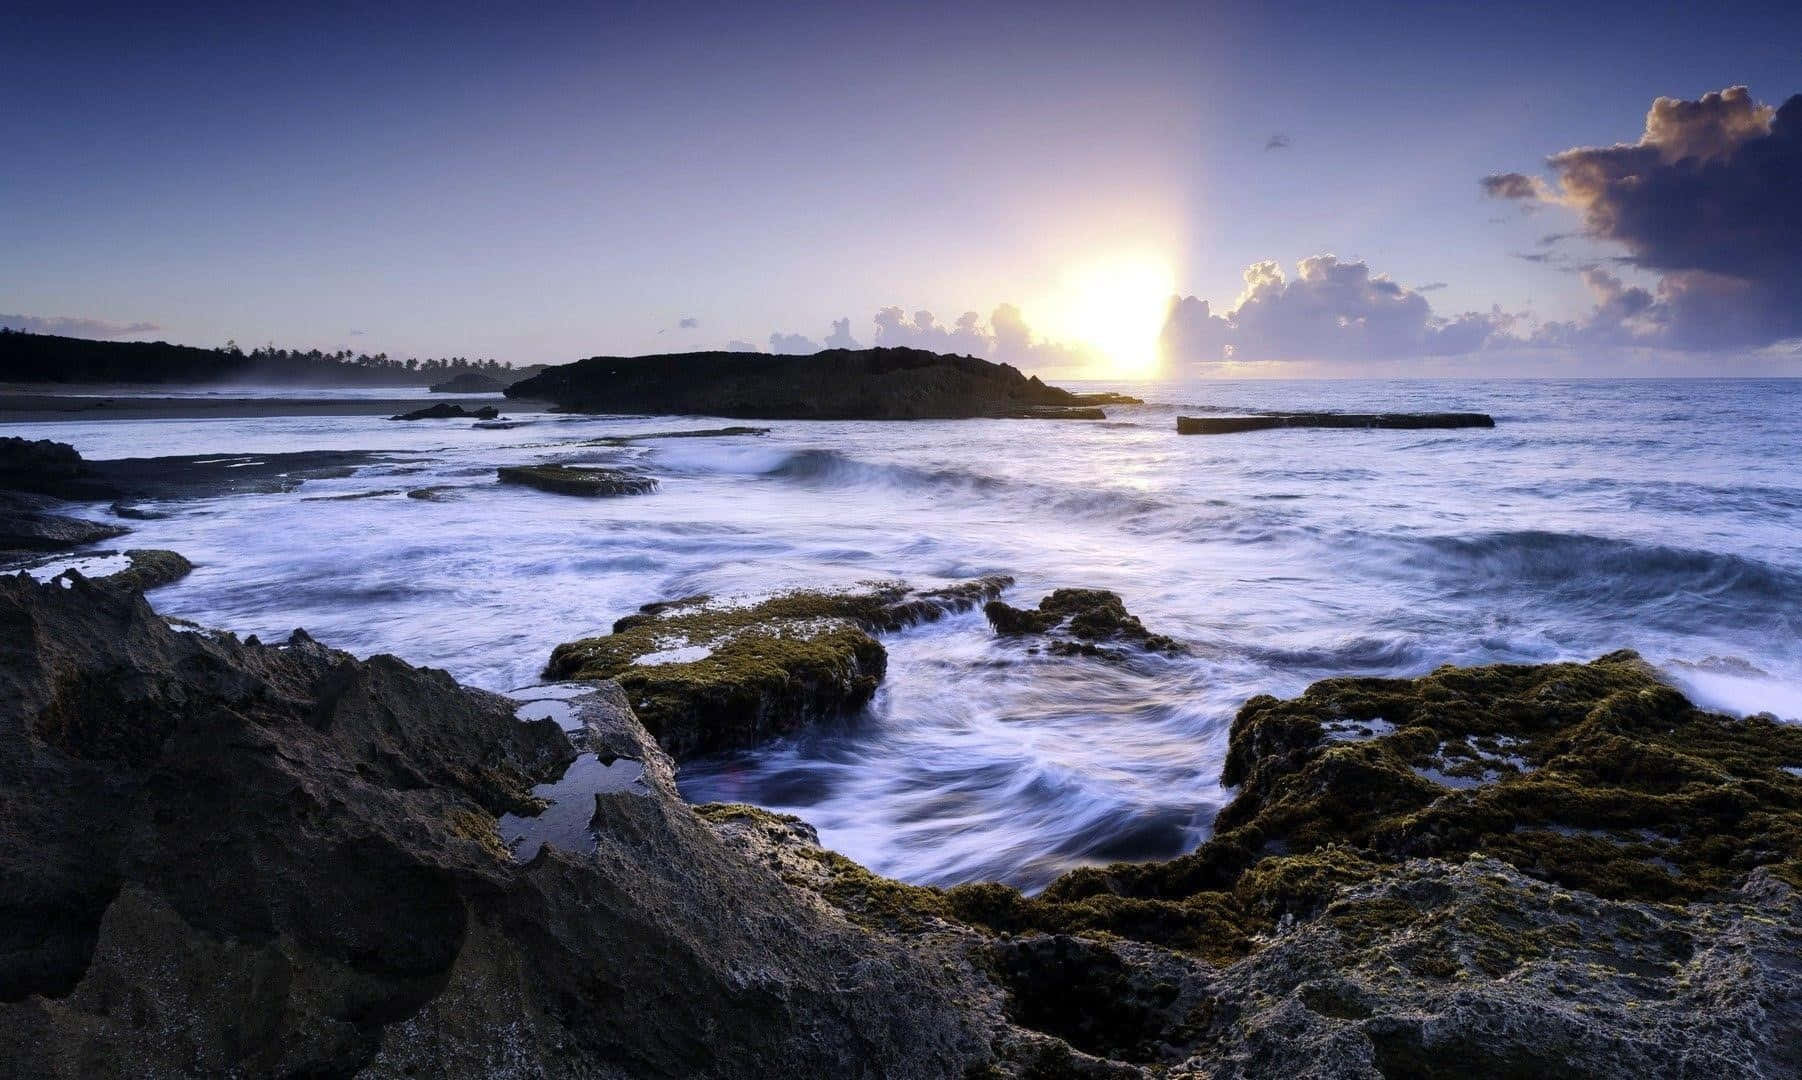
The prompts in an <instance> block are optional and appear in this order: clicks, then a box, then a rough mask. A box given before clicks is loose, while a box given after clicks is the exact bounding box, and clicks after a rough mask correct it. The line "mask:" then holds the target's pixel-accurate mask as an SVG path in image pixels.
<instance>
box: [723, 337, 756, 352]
mask: <svg viewBox="0 0 1802 1080" xmlns="http://www.w3.org/2000/svg"><path fill="white" fill-rule="evenodd" d="M726 351H727V352H762V351H763V350H762V349H759V348H758V347H757V346H755V345H753V344H751V343H750V342H748V341H740V340H739V339H737V338H733V339H732V340H731V341H728V342H726Z"/></svg>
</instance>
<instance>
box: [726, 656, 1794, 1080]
mask: <svg viewBox="0 0 1802 1080" xmlns="http://www.w3.org/2000/svg"><path fill="white" fill-rule="evenodd" d="M1799 774H1802V728H1798V727H1796V726H1794V725H1788V724H1783V723H1780V722H1777V721H1775V720H1773V719H1771V718H1769V717H1748V718H1745V719H1734V718H1730V717H1726V716H1719V715H1714V714H1710V713H1705V712H1701V711H1699V710H1697V709H1696V708H1695V707H1694V706H1692V705H1690V704H1689V702H1687V701H1685V700H1684V699H1683V697H1682V696H1681V695H1680V694H1678V693H1677V692H1676V691H1674V690H1672V689H1670V688H1669V687H1668V686H1666V685H1664V684H1662V683H1661V682H1660V681H1659V680H1658V679H1657V678H1656V676H1655V675H1654V673H1653V672H1652V671H1651V670H1650V669H1649V668H1648V667H1647V666H1646V665H1645V664H1644V663H1643V662H1642V661H1640V660H1639V658H1638V657H1637V656H1634V655H1633V654H1631V653H1617V654H1613V655H1610V656H1606V657H1603V658H1602V659H1600V660H1598V661H1596V662H1594V663H1592V664H1548V665H1543V666H1537V667H1515V666H1503V667H1490V668H1473V669H1456V668H1445V669H1442V670H1440V671H1438V672H1435V673H1434V674H1432V675H1429V676H1426V677H1424V678H1420V679H1413V680H1385V679H1332V680H1328V681H1326V682H1322V683H1318V684H1316V685H1315V686H1313V687H1311V688H1309V690H1308V692H1307V693H1306V694H1304V695H1303V696H1302V697H1300V698H1297V699H1294V700H1290V701H1278V700H1276V699H1274V698H1269V697H1260V698H1255V699H1253V700H1252V701H1250V702H1248V703H1247V704H1246V705H1245V707H1244V708H1243V709H1242V710H1241V711H1240V713H1239V716H1238V718H1237V719H1236V720H1235V721H1234V724H1233V729H1232V735H1231V745H1230V753H1229V757H1228V759H1227V765H1226V770H1225V774H1224V776H1223V777H1222V779H1223V781H1224V782H1226V783H1228V784H1231V785H1235V786H1237V787H1238V788H1239V794H1238V796H1237V797H1236V798H1235V799H1234V800H1233V802H1232V803H1231V804H1229V805H1228V807H1227V808H1226V809H1225V810H1224V811H1222V812H1221V814H1220V816H1219V818H1218V820H1217V822H1216V826H1215V828H1216V833H1215V836H1214V837H1213V839H1211V840H1209V841H1208V842H1206V843H1205V844H1203V845H1202V846H1201V847H1200V848H1199V849H1198V850H1197V851H1195V852H1194V853H1192V854H1189V855H1185V856H1182V857H1180V858H1177V859H1173V860H1170V861H1168V862H1164V863H1155V864H1143V865H1118V866H1112V867H1106V868H1096V869H1084V870H1078V871H1075V872H1073V873H1070V874H1068V875H1066V876H1065V877H1063V878H1060V879H1059V880H1057V881H1056V882H1054V883H1053V884H1052V885H1051V886H1050V887H1049V888H1047V889H1046V890H1045V891H1044V892H1043V893H1042V894H1040V895H1039V896H1037V897H1030V898H1028V897H1024V896H1021V895H1020V894H1018V893H1017V892H1014V891H1013V890H1011V889H1007V888H1004V887H1001V886H996V885H966V886H958V887H956V888H952V889H949V890H942V891H941V890H936V889H920V888H913V887H908V886H901V885H897V884H896V883H894V882H885V881H882V880H881V879H877V878H872V877H871V876H870V875H868V873H867V872H865V871H862V870H861V868H858V867H856V866H855V865H854V864H850V863H849V862H848V861H846V860H842V859H839V858H837V857H834V856H830V855H825V854H820V853H817V849H815V848H811V847H810V846H809V845H808V844H807V843H806V842H805V838H800V839H796V838H793V837H792V836H791V835H790V834H791V833H792V831H793V827H792V826H789V825H787V824H785V823H783V822H781V821H778V820H766V821H763V822H761V823H760V824H759V826H758V827H757V830H756V831H757V832H758V834H759V836H760V837H761V842H763V843H766V844H768V845H770V846H771V847H774V848H782V849H785V850H789V851H791V852H793V853H794V854H793V855H792V862H793V865H795V866H796V867H801V868H804V867H807V866H808V865H809V864H811V865H812V867H813V869H812V870H811V871H810V873H811V874H812V881H813V886H812V887H813V888H815V889H816V890H817V891H819V892H820V893H821V895H823V896H825V897H827V898H828V899H829V900H831V901H832V902H834V903H837V904H839V905H841V906H842V907H843V908H844V909H845V910H846V911H848V912H850V913H852V914H853V915H854V917H857V918H859V919H861V920H863V921H864V922H865V923H866V924H867V925H870V926H872V927H878V928H882V929H883V930H885V931H886V932H891V933H899V934H901V935H902V936H908V935H911V934H916V933H932V932H937V931H939V930H942V929H943V928H944V927H946V926H948V925H949V926H961V927H966V928H969V930H970V932H971V933H972V934H974V935H975V937H976V939H977V940H983V941H987V942H988V944H987V945H984V946H979V947H981V948H986V949H987V950H988V952H987V953H986V955H988V956H989V957H990V958H991V963H992V964H993V966H994V970H995V971H996V973H997V978H999V980H1000V981H1001V982H1003V983H1004V984H1005V985H1006V986H1007V987H1008V988H1009V992H1010V994H1011V995H1012V1004H1011V1011H1010V1015H1011V1016H1013V1017H1014V1018H1015V1020H1016V1022H1017V1023H1019V1024H1021V1025H1023V1026H1027V1027H1033V1028H1037V1029H1038V1030H1041V1031H1043V1032H1045V1033H1047V1034H1051V1035H1055V1036H1057V1037H1059V1038H1060V1039H1062V1040H1063V1041H1064V1042H1065V1043H1066V1044H1067V1046H1068V1047H1069V1048H1072V1049H1073V1050H1075V1051H1080V1052H1084V1053H1087V1054H1090V1055H1093V1056H1096V1057H1099V1058H1105V1059H1109V1060H1110V1061H1111V1062H1113V1063H1114V1064H1115V1065H1117V1066H1127V1067H1131V1068H1130V1069H1128V1070H1125V1071H1121V1072H1118V1073H1107V1072H1097V1073H1094V1075H1141V1073H1140V1071H1139V1070H1140V1068H1141V1067H1142V1068H1146V1069H1149V1068H1158V1069H1162V1070H1168V1071H1167V1072H1164V1073H1161V1075H1175V1076H1197V1077H1263V1076H1292V1075H1307V1076H1322V1077H1369V1078H1378V1077H1382V1078H1390V1077H1426V1078H1435V1080H1436V1078H1445V1080H1450V1078H1453V1077H1494V1078H1513V1077H1521V1076H1545V1077H1571V1078H1576V1077H1589V1076H1598V1075H1632V1076H1656V1077H1688V1076H1695V1075H1734V1076H1757V1077H1772V1078H1775V1077H1783V1076H1793V1075H1795V1074H1796V1072H1797V1069H1798V1068H1799V1067H1802V1049H1799V1048H1802V900H1799V898H1798V894H1797V891H1796V890H1797V888H1798V887H1799V886H1802V843H1799V841H1802V775H1799ZM987 935H1004V936H998V937H988V936H987ZM1005 935H1011V936H1005ZM1054 987H1055V988H1056V990H1055V992H1054V991H1053V989H1052V988H1054ZM1003 1058H1004V1064H1005V1063H1006V1062H1007V1060H1008V1059H1009V1053H1008V1052H1007V1051H1005V1049H1004V1052H1003ZM1020 1060H1022V1061H1024V1059H1020ZM1036 1067H1037V1066H1033V1065H1029V1064H1022V1065H1021V1066H1020V1068H1021V1071H1022V1073H1030V1072H1031V1071H1032V1069H1033V1068H1036ZM1084 1067H1085V1068H1100V1066H1099V1065H1095V1064H1091V1063H1086V1062H1085V1064H1084Z"/></svg>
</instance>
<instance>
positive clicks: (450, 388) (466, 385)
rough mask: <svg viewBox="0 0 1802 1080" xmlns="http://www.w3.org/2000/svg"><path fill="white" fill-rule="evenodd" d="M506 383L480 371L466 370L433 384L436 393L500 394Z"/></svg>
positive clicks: (433, 390)
mask: <svg viewBox="0 0 1802 1080" xmlns="http://www.w3.org/2000/svg"><path fill="white" fill-rule="evenodd" d="M505 388H506V384H505V383H503V382H501V381H500V380H499V379H496V378H494V377H492V376H489V375H484V374H482V373H481V372H479V371H465V372H463V373H462V374H461V375H456V376H453V377H452V378H449V379H446V380H444V381H443V382H437V383H433V384H432V388H431V389H432V393H434V394H498V393H500V392H501V391H502V390H503V389H505Z"/></svg>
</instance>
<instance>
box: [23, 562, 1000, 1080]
mask: <svg viewBox="0 0 1802 1080" xmlns="http://www.w3.org/2000/svg"><path fill="white" fill-rule="evenodd" d="M590 724H591V727H592V726H597V725H603V726H606V728H605V730H602V731H597V732H594V733H592V734H591V735H590V737H589V739H588V740H587V741H588V742H589V743H590V744H591V745H596V746H602V747H605V748H607V749H608V750H609V751H610V752H612V753H621V752H630V753H632V754H634V755H635V756H637V757H638V758H639V759H640V760H641V761H642V762H643V766H644V774H643V775H644V780H645V783H646V785H648V786H647V788H646V790H645V791H644V792H641V793H614V794H598V795H596V796H594V804H593V806H594V812H593V817H592V820H591V822H590V825H591V835H592V838H593V839H592V843H593V850H591V851H581V852H577V851H564V850H560V849H557V848H555V847H547V848H545V849H544V850H542V851H540V852H539V853H538V854H537V856H536V857H535V858H533V859H531V860H530V861H529V862H527V863H524V864H519V863H516V862H515V861H514V860H513V859H512V858H511V856H510V853H509V852H508V851H507V850H506V848H505V847H504V846H503V845H502V844H501V842H500V838H499V833H498V831H497V815H499V814H501V813H503V812H513V813H515V814H524V815H531V814H534V813H536V812H538V810H539V808H540V807H542V805H543V802H542V800H541V798H539V797H538V795H536V794H535V793H534V786H535V785H536V784H537V783H538V782H541V781H548V780H551V779H554V778H555V777H557V776H558V775H559V773H560V772H561V771H562V770H563V769H564V768H565V766H567V765H568V764H569V763H570V762H571V761H572V760H573V759H574V758H575V756H576V750H575V748H574V747H573V746H572V745H571V742H570V740H569V739H568V738H567V737H566V736H565V734H564V733H563V732H562V731H561V730H560V729H559V728H558V725H557V724H556V723H554V722H552V721H550V720H540V721H534V722H521V721H519V720H517V719H516V718H515V716H514V708H513V703H512V702H510V701H507V700H505V699H502V698H498V697H496V696H494V695H491V694H485V693H482V692H479V691H473V690H467V689H464V688H462V687H459V686H457V685H456V684H455V683H454V682H452V681H451V679H450V678H449V677H448V676H446V675H445V674H444V673H442V672H437V671H432V670H429V669H420V668H413V667H410V666H408V665H406V664H404V663H402V662H401V661H399V660H396V659H394V658H392V657H380V656H378V657H374V658H372V659H370V660H367V661H359V660H356V659H353V658H352V657H350V656H347V655H345V654H344V653H340V652H335V651H333V650H331V649H327V648H325V647H323V646H321V645H319V644H318V643H316V642H314V641H313V640H312V639H311V638H309V637H307V636H306V635H305V634H304V633H301V632H299V631H296V632H295V633H294V635H293V636H292V637H291V638H290V639H289V640H288V641H287V642H286V643H284V644H282V645H278V646H264V645H257V644H254V643H241V642H239V641H237V640H236V639H235V638H233V637H231V636H230V635H223V634H214V633H205V632H192V631H190V632H178V631H176V630H175V629H173V628H171V626H170V625H169V624H168V623H167V622H165V621H164V620H163V619H161V618H159V617H157V615H156V614H155V613H154V612H152V611H151V609H150V608H149V607H148V606H147V605H146V604H145V602H144V601H143V599H142V597H141V596H139V595H137V594H135V593H132V592H130V591H128V590H121V589H115V588H110V587H106V586H101V585H94V584H91V583H88V582H85V581H82V580H79V579H76V580H71V581H70V582H69V584H68V585H67V586H63V585H59V584H39V583H37V582H34V581H32V580H30V579H29V578H25V577H23V576H21V577H15V578H5V579H0V1050H3V1051H4V1053H5V1060H6V1062H7V1068H6V1071H7V1073H8V1075H10V1076H17V1077H22V1078H30V1077H74V1076H120V1077H123V1076H132V1077H176V1076H192V1075H282V1076H350V1075H363V1076H374V1077H400V1076H549V1077H626V1076H634V1077H637V1076H664V1077H677V1076H696V1077H722V1078H723V1077H747V1078H749V1077H762V1076H774V1075H814V1076H829V1075H831V1076H837V1075H868V1076H877V1075H886V1076H957V1075H961V1074H962V1073H963V1072H964V1070H965V1068H966V1067H967V1066H970V1065H974V1064H979V1063H980V1062H981V1061H982V1060H983V1059H984V1057H985V1056H986V1050H985V1043H984V1041H983V1039H982V1037H981V1026H980V1024H979V1023H978V1022H977V1021H975V1020H972V1018H971V1017H970V1016H969V1014H968V1011H967V1009H966V1008H965V1007H964V1006H962V1005H959V1004H958V1002H959V1001H960V1000H964V999H966V998H968V997H969V995H970V991H971V984H970V983H969V978H968V976H967V975H964V974H960V973H959V972H958V971H957V970H956V968H955V966H954V965H951V964H948V963H943V962H928V960H927V959H926V957H927V956H928V955H929V953H928V951H926V950H922V949H919V948H917V947H916V948H913V949H908V948H905V947H903V946H902V945H901V944H900V943H898V942H892V941H886V940H876V939H874V938H872V937H871V936H870V935H868V934H867V933H864V932H862V931H860V930H857V929H855V928H853V927H852V926H851V925H850V924H848V923H847V922H846V920H845V919H844V918H842V917H841V916H839V915H837V914H836V913H835V912H834V911H832V910H831V909H829V908H826V907H824V906H823V905H820V904H819V903H818V902H817V901H809V900H808V898H807V897H806V896H805V895H803V894H801V893H799V892H797V891H795V890H792V889H790V888H789V887H788V886H787V885H785V884H784V883H783V882H782V881H781V880H780V879H779V878H778V877H777V876H776V875H775V874H774V873H773V872H772V871H771V870H769V869H767V868H765V867H764V866H761V865H758V864H755V863H753V862H751V861H749V860H748V859H746V858H745V857H744V856H743V855H742V854H741V853H740V852H739V851H738V850H736V849H734V848H731V847H729V846H728V845H727V844H726V843H724V842H723V841H722V840H721V839H720V838H719V837H718V836H717V835H715V833H714V832H713V831H712V830H711V829H710V828H709V827H708V826H707V825H706V824H705V823H703V822H702V821H700V820H699V819H697V818H696V817H695V816H694V815H693V814H692V813H690V811H689V810H688V809H687V808H686V807H684V806H683V805H682V804H681V802H680V800H679V798H678V797H677V796H676V793H675V788H674V783H673V775H674V774H673V771H672V770H671V767H670V765H669V763H668V761H667V759H664V758H662V756H661V754H660V753H659V752H658V751H657V749H656V747H655V746H654V745H653V744H651V743H650V741H649V739H648V737H646V736H644V734H643V732H642V729H638V728H637V727H636V725H635V724H634V723H633V722H632V721H631V719H630V712H629V711H624V710H622V711H620V712H619V713H618V714H617V715H613V716H611V717H596V718H591V720H590Z"/></svg>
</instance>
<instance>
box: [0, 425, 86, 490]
mask: <svg viewBox="0 0 1802 1080" xmlns="http://www.w3.org/2000/svg"><path fill="white" fill-rule="evenodd" d="M0 491H15V492H27V493H31V494H35V495H53V496H55V497H57V498H61V499H104V498H110V497H111V496H112V495H113V493H114V492H113V490H112V487H111V486H110V485H109V484H108V483H107V481H106V480H105V478H103V477H100V476H97V475H95V473H94V470H93V469H92V468H91V467H90V466H89V464H88V463H87V462H85V461H83V460H82V458H81V455H80V454H79V453H77V452H76V450H75V448H74V447H72V446H70V445H69V444H68V443H59V442H51V441H50V440H49V439H36V440H33V439H21V438H17V437H15V436H10V435H9V436H4V437H0Z"/></svg>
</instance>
